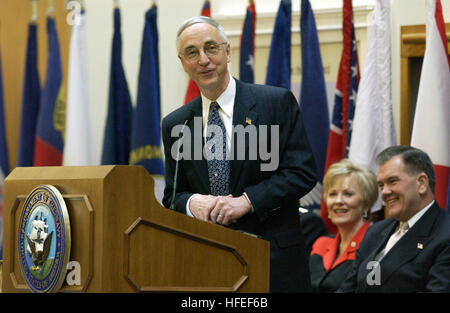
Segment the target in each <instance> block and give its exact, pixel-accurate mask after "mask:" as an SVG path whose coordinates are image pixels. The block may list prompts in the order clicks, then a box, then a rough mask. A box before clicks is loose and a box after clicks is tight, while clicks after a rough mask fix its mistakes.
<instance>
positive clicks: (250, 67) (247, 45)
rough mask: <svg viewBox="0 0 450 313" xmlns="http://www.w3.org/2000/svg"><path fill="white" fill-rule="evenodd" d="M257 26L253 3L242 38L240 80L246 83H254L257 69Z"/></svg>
mask: <svg viewBox="0 0 450 313" xmlns="http://www.w3.org/2000/svg"><path fill="white" fill-rule="evenodd" d="M255 24H256V10H255V3H254V2H253V1H252V2H251V3H250V4H249V5H248V7H247V14H246V15H245V20H244V27H243V30H242V36H241V55H240V66H239V71H240V72H239V79H240V80H242V81H243V82H246V83H252V84H253V83H254V81H255V78H254V68H255V61H254V58H255Z"/></svg>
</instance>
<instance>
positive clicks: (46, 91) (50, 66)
mask: <svg viewBox="0 0 450 313" xmlns="http://www.w3.org/2000/svg"><path fill="white" fill-rule="evenodd" d="M47 36H48V57H47V73H46V77H45V84H44V87H43V89H42V92H41V98H40V108H39V114H38V119H37V125H36V141H35V146H34V165H37V166H48V165H61V164H62V153H63V148H64V141H63V133H64V129H65V117H66V115H65V114H66V104H65V101H66V100H65V94H64V88H63V85H62V79H63V75H62V68H61V55H60V52H59V42H58V33H57V31H56V24H55V19H54V18H52V17H47Z"/></svg>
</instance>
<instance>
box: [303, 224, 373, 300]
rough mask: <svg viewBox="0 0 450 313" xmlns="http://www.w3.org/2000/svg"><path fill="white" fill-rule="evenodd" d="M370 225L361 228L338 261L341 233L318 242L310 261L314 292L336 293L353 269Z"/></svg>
mask: <svg viewBox="0 0 450 313" xmlns="http://www.w3.org/2000/svg"><path fill="white" fill-rule="evenodd" d="M369 225H370V224H369V222H365V223H364V224H363V225H362V226H361V227H360V229H359V230H358V231H357V232H356V234H355V235H354V236H353V238H352V240H351V241H350V244H349V245H348V247H347V248H346V249H345V251H344V252H342V253H341V255H340V256H339V258H337V259H336V254H337V253H338V249H339V244H340V242H341V238H340V234H339V233H338V234H337V235H336V236H335V237H328V236H326V237H320V238H318V239H317V240H316V242H315V243H314V245H313V248H312V251H311V257H310V259H309V269H310V271H311V285H312V288H313V292H335V291H336V290H337V289H338V288H339V287H340V286H341V284H342V282H343V281H344V280H345V278H346V277H347V274H348V273H349V272H350V270H351V268H352V264H353V260H354V259H355V256H356V250H357V249H358V247H359V245H360V244H361V241H362V239H363V238H364V234H365V233H366V231H367V229H368V228H369Z"/></svg>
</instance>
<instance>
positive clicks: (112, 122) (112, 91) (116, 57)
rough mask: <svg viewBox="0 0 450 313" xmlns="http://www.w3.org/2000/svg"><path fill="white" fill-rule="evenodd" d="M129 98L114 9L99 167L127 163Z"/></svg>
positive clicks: (118, 20)
mask: <svg viewBox="0 0 450 313" xmlns="http://www.w3.org/2000/svg"><path fill="white" fill-rule="evenodd" d="M131 114H132V106H131V98H130V93H129V90H128V84H127V80H126V77H125V71H124V69H123V66H122V35H121V32H120V9H119V8H115V9H114V37H113V46H112V54H111V72H110V81H109V99H108V115H107V118H106V126H105V136H104V140H103V152H102V164H125V165H127V164H128V160H129V157H130V139H131V138H130V137H131Z"/></svg>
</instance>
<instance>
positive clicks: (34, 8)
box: [31, 0, 38, 23]
mask: <svg viewBox="0 0 450 313" xmlns="http://www.w3.org/2000/svg"><path fill="white" fill-rule="evenodd" d="M37 19H38V0H31V22H32V23H36V22H37Z"/></svg>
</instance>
